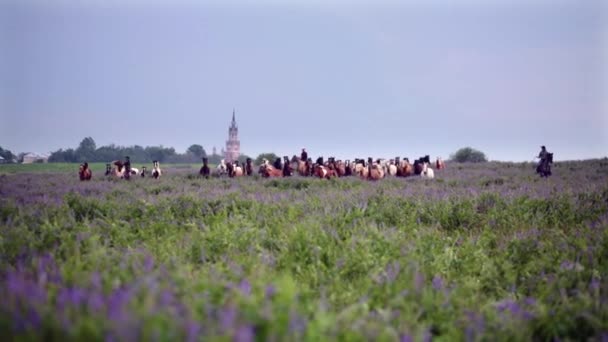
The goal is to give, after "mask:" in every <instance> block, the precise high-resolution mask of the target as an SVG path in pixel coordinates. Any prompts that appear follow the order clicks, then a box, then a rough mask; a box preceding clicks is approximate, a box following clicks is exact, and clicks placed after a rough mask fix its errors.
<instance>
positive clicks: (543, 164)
mask: <svg viewBox="0 0 608 342" xmlns="http://www.w3.org/2000/svg"><path fill="white" fill-rule="evenodd" d="M551 164H553V153H547V157H546V158H544V159H542V160H541V161H540V163H539V164H538V166H537V167H536V173H538V174H539V175H540V176H541V177H549V176H551Z"/></svg>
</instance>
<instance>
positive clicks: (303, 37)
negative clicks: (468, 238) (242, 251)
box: [0, 0, 608, 161]
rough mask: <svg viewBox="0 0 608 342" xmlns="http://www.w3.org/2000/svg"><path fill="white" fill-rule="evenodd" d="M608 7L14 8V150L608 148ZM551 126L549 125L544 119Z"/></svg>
mask: <svg viewBox="0 0 608 342" xmlns="http://www.w3.org/2000/svg"><path fill="white" fill-rule="evenodd" d="M606 10H608V6H607V5H606V4H605V3H604V2H602V1H599V0H598V1H593V0H592V1H585V2H577V1H565V0H560V1H533V2H528V1H515V2H509V1H506V0H505V1H502V0H499V1H490V2H483V3H482V2H475V1H465V2H462V3H460V4H454V3H450V2H447V1H428V2H412V1H408V2H405V3H397V2H391V1H381V2H378V3H376V2H374V3H368V2H365V1H357V2H349V1H329V2H317V1H312V2H307V3H304V2H299V1H298V2H296V1H293V2H290V3H289V4H279V3H276V2H271V1H265V2H257V3H253V4H252V3H248V2H244V1H228V2H214V1H211V2H202V3H201V4H195V3H193V2H189V1H178V2H168V1H154V2H152V3H146V4H144V3H143V2H132V3H130V4H128V5H125V4H120V3H118V2H100V1H90V2H87V3H80V2H75V1H58V2H57V3H55V4H53V5H51V4H47V3H44V2H42V1H28V0H26V1H6V2H3V3H1V4H0V49H1V50H2V51H4V52H6V53H0V120H1V121H0V122H1V125H0V146H1V147H3V148H6V149H9V150H11V151H12V152H13V153H19V152H38V153H45V152H47V153H48V152H51V151H55V150H58V149H59V148H64V149H65V148H76V147H77V146H78V144H79V143H80V141H81V140H82V139H83V138H84V137H88V136H90V137H92V138H93V139H94V140H95V142H96V143H97V146H98V147H99V146H103V145H109V144H112V143H114V144H116V145H120V146H132V145H141V146H158V145H163V146H165V147H174V148H175V149H176V151H177V152H180V153H183V152H184V151H185V150H186V149H187V148H188V146H190V145H192V144H200V145H202V146H203V147H204V148H205V150H206V152H207V153H208V154H210V153H211V150H212V148H213V146H216V147H217V150H218V152H219V151H220V150H221V149H222V147H224V144H225V141H226V139H227V138H228V126H229V124H230V120H231V118H232V111H233V108H235V109H236V120H237V124H238V126H239V138H240V141H241V152H242V153H244V154H247V155H249V156H252V157H255V156H257V155H258V154H260V153H263V152H274V153H276V154H277V155H281V156H282V155H288V156H291V155H293V154H299V152H300V150H301V148H302V147H306V148H307V150H308V151H309V155H311V156H318V155H323V156H325V157H328V156H330V155H331V156H336V157H338V158H349V159H352V158H354V157H367V156H374V157H385V158H392V157H394V156H402V157H410V158H414V157H418V156H421V155H426V154H429V155H431V156H432V157H433V158H435V157H436V156H442V157H444V158H446V159H447V158H448V157H449V156H450V154H452V153H453V152H455V151H456V150H457V149H459V148H462V147H466V146H470V147H473V148H475V149H478V150H481V151H482V152H484V153H485V154H486V155H487V157H488V158H489V159H491V160H501V161H531V160H532V159H533V157H534V156H535V155H537V154H538V151H539V150H540V145H546V146H547V148H548V149H549V150H550V151H551V152H554V153H555V158H556V160H577V159H590V158H602V157H606V156H608V62H607V61H608V43H607V42H608V20H607V19H608V16H607V15H606ZM541 126H542V127H545V128H544V129H541Z"/></svg>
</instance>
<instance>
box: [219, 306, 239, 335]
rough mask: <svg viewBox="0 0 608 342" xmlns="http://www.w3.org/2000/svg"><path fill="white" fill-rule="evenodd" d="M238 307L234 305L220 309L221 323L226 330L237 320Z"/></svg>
mask: <svg viewBox="0 0 608 342" xmlns="http://www.w3.org/2000/svg"><path fill="white" fill-rule="evenodd" d="M236 315H237V312H236V309H235V308H234V307H227V308H225V309H223V310H221V311H220V317H219V318H220V325H221V326H222V330H223V331H224V332H226V331H230V329H232V327H233V326H234V323H235V322H236Z"/></svg>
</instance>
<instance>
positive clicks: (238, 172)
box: [226, 161, 243, 178]
mask: <svg viewBox="0 0 608 342" xmlns="http://www.w3.org/2000/svg"><path fill="white" fill-rule="evenodd" d="M226 169H227V171H228V177H230V178H233V177H240V176H242V175H243V169H242V168H241V167H240V166H239V162H238V161H235V162H234V163H232V162H229V163H228V164H226Z"/></svg>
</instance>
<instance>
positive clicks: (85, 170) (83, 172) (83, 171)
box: [78, 162, 93, 181]
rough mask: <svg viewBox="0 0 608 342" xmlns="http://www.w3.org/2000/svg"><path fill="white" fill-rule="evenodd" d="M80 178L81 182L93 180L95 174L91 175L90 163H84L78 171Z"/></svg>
mask: <svg viewBox="0 0 608 342" xmlns="http://www.w3.org/2000/svg"><path fill="white" fill-rule="evenodd" d="M78 176H79V177H80V180H81V181H85V180H86V181H88V180H91V177H92V176H93V174H92V173H91V169H89V163H87V162H84V163H82V164H80V168H79V170H78Z"/></svg>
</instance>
